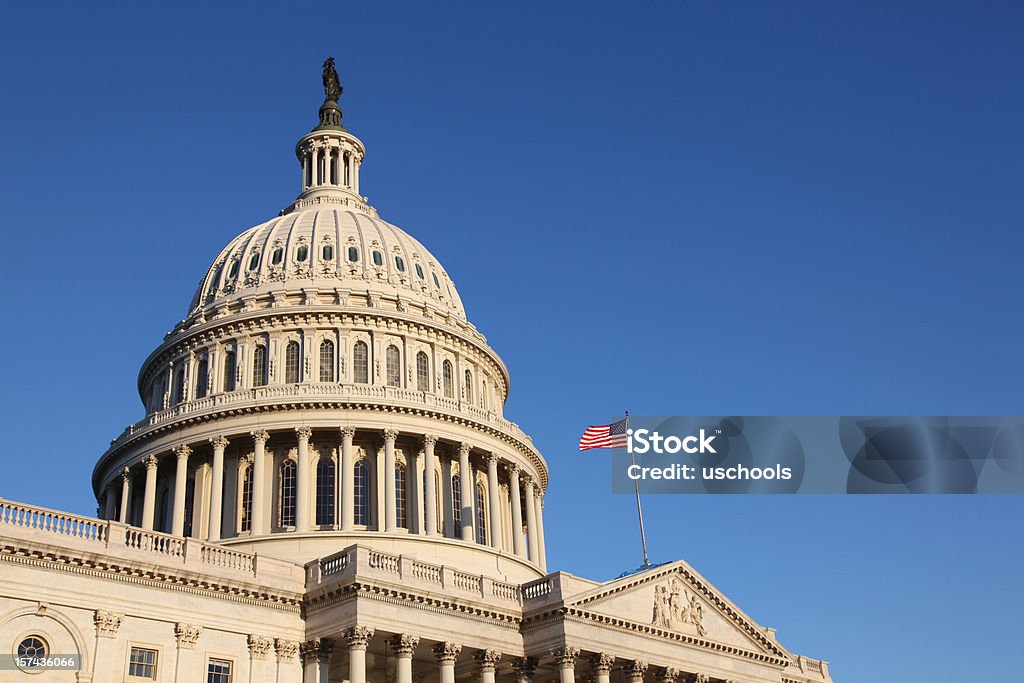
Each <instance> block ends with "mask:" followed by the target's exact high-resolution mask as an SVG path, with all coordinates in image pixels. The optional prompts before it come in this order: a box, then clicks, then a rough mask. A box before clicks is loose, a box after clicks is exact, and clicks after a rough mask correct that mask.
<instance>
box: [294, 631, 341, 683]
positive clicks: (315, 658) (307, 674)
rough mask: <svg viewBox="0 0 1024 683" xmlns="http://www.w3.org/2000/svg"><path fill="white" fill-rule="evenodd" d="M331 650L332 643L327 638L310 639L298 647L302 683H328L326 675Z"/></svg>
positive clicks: (332, 647) (328, 669)
mask: <svg viewBox="0 0 1024 683" xmlns="http://www.w3.org/2000/svg"><path fill="white" fill-rule="evenodd" d="M333 649H334V641H332V640H330V639H329V638H311V639H309V640H307V641H306V642H304V643H303V644H302V645H301V646H300V647H299V654H300V655H301V656H302V681H303V683H330V682H329V680H328V674H329V673H330V668H331V666H330V664H331V650H333Z"/></svg>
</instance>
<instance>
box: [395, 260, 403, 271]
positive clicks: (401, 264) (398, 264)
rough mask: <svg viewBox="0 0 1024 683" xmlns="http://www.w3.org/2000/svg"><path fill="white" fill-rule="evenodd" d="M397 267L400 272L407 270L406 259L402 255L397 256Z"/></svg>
mask: <svg viewBox="0 0 1024 683" xmlns="http://www.w3.org/2000/svg"><path fill="white" fill-rule="evenodd" d="M395 268H398V272H399V273H404V272H405V260H404V259H403V258H402V257H401V256H396V257H395Z"/></svg>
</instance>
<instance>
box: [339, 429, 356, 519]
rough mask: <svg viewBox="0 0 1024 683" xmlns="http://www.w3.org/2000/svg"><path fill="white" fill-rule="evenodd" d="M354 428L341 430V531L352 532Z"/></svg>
mask: <svg viewBox="0 0 1024 683" xmlns="http://www.w3.org/2000/svg"><path fill="white" fill-rule="evenodd" d="M355 435H356V428H355V427H342V428H341V471H340V472H339V473H338V476H339V477H340V479H341V530H342V531H352V529H353V528H354V527H355V519H356V507H355V506H356V479H355V463H354V462H352V438H353V437H354V436H355Z"/></svg>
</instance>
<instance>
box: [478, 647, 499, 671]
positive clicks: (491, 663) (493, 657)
mask: <svg viewBox="0 0 1024 683" xmlns="http://www.w3.org/2000/svg"><path fill="white" fill-rule="evenodd" d="M473 659H475V660H476V663H477V664H479V665H480V671H481V672H493V671H494V668H495V667H496V666H498V661H499V660H500V659H501V653H500V652H498V651H497V650H480V651H479V652H477V653H476V654H474V655H473Z"/></svg>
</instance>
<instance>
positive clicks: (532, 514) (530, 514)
mask: <svg viewBox="0 0 1024 683" xmlns="http://www.w3.org/2000/svg"><path fill="white" fill-rule="evenodd" d="M523 480H524V481H523V485H524V486H525V487H526V537H527V539H528V540H529V550H530V556H529V559H530V562H533V563H534V564H537V565H539V564H540V556H539V555H538V552H539V551H538V550H537V536H538V534H537V505H536V503H534V500H533V480H532V479H530V477H529V476H526V475H524V476H523Z"/></svg>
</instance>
